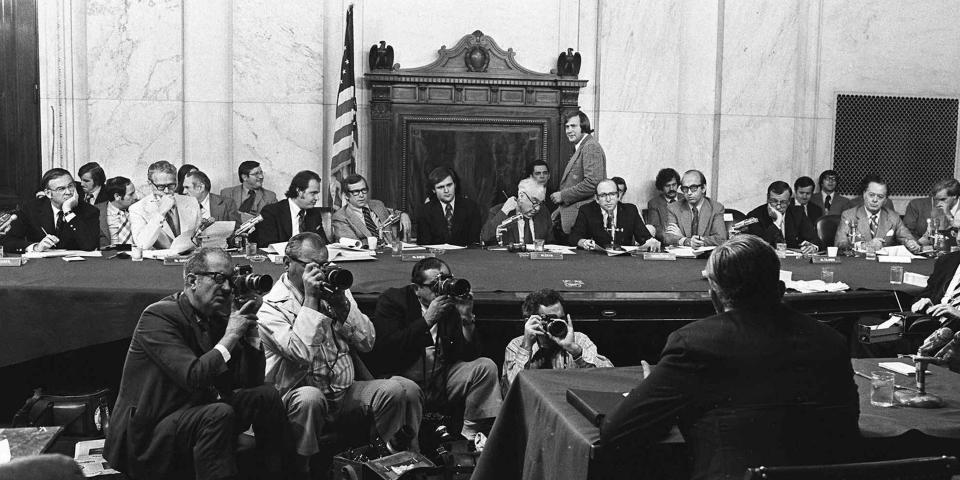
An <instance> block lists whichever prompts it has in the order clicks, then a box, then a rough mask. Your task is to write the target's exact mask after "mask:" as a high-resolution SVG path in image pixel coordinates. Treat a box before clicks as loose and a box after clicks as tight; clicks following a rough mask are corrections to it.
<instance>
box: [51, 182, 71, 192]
mask: <svg viewBox="0 0 960 480" xmlns="http://www.w3.org/2000/svg"><path fill="white" fill-rule="evenodd" d="M49 190H50V191H52V192H54V193H63V192H66V191H67V190H69V191H71V192H76V191H77V186H76V185H75V184H73V183H72V182H71V183H70V184H68V185H64V186H62V187H57V188H51V189H49Z"/></svg>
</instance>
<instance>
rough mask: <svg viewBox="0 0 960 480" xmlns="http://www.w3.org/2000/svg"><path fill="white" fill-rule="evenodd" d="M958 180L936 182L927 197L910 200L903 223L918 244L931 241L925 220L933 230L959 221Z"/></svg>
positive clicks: (950, 225) (926, 243)
mask: <svg viewBox="0 0 960 480" xmlns="http://www.w3.org/2000/svg"><path fill="white" fill-rule="evenodd" d="M958 199H960V182H957V180H956V179H954V178H950V179H946V180H941V181H939V182H937V183H936V184H935V185H934V186H933V188H932V189H930V196H929V197H920V198H915V199H913V200H910V203H908V204H907V209H906V213H905V214H904V215H903V224H904V226H906V227H907V229H908V230H910V233H912V234H913V236H914V237H916V238H917V241H918V242H919V243H920V245H930V244H932V243H933V241H932V239H931V238H930V236H929V235H927V220H930V224H931V225H932V226H933V229H934V230H947V229H949V228H951V227H954V226H955V224H956V223H958V222H960V201H958Z"/></svg>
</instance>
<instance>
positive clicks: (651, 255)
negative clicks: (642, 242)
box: [641, 252, 677, 261]
mask: <svg viewBox="0 0 960 480" xmlns="http://www.w3.org/2000/svg"><path fill="white" fill-rule="evenodd" d="M641 256H642V257H643V259H644V260H667V261H675V260H676V259H677V256H676V255H675V254H673V253H670V252H643V255H641Z"/></svg>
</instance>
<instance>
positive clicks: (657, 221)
mask: <svg viewBox="0 0 960 480" xmlns="http://www.w3.org/2000/svg"><path fill="white" fill-rule="evenodd" d="M654 185H655V186H656V187H657V192H658V193H657V194H656V195H654V196H653V197H652V198H651V199H650V200H648V201H647V222H649V224H650V225H653V228H655V229H656V233H654V234H653V236H654V237H656V238H657V240H660V241H661V242H662V241H664V240H663V233H664V232H665V231H666V228H667V218H668V217H669V215H668V214H667V207H668V206H669V205H670V204H672V203H673V202H676V201H677V199H678V196H677V188H678V187H679V186H680V174H679V173H677V171H676V170H674V169H672V168H662V169H660V171H659V172H657V179H656V182H655V183H654Z"/></svg>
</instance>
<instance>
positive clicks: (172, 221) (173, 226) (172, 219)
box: [164, 206, 180, 237]
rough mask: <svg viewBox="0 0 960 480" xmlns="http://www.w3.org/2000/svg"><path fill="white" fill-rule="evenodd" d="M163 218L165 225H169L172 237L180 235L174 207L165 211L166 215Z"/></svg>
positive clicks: (178, 221) (178, 220)
mask: <svg viewBox="0 0 960 480" xmlns="http://www.w3.org/2000/svg"><path fill="white" fill-rule="evenodd" d="M164 218H165V219H166V220H167V225H170V230H172V231H173V236H174V237H177V236H178V235H180V218H179V216H178V215H177V207H176V206H174V207H173V208H171V209H170V210H167V214H166V215H164Z"/></svg>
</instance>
